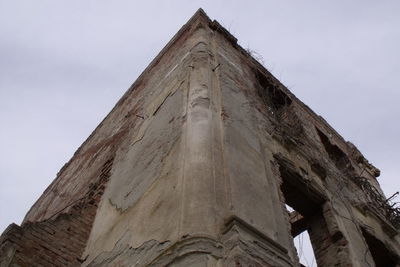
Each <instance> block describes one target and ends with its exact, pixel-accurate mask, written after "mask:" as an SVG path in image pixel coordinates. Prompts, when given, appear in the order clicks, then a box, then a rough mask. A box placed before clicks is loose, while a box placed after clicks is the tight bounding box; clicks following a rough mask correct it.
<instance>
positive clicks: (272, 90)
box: [254, 70, 292, 111]
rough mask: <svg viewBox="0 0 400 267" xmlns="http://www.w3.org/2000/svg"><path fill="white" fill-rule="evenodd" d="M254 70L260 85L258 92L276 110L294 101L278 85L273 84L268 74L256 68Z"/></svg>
mask: <svg viewBox="0 0 400 267" xmlns="http://www.w3.org/2000/svg"><path fill="white" fill-rule="evenodd" d="M254 72H255V74H256V79H257V82H258V85H259V86H258V94H259V95H260V96H261V98H262V99H263V100H264V102H265V103H266V104H267V105H268V106H269V107H272V108H273V110H274V111H279V110H280V109H282V108H283V107H285V106H289V105H290V104H291V103H292V100H291V99H290V97H289V96H288V95H287V94H286V93H284V92H283V91H282V90H281V89H279V88H278V86H277V85H275V84H273V82H272V81H271V80H270V79H268V77H267V76H265V75H264V74H263V73H261V72H260V71H259V70H255V71H254Z"/></svg>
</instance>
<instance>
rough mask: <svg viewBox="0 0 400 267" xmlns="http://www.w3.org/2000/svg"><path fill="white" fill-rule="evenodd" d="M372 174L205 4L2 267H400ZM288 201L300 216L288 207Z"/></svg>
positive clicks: (388, 215) (395, 225) (13, 232)
mask: <svg viewBox="0 0 400 267" xmlns="http://www.w3.org/2000/svg"><path fill="white" fill-rule="evenodd" d="M378 176H379V170H378V169H376V168H375V167H374V166H372V165H371V164H370V163H369V162H368V161H367V160H366V159H365V158H364V157H363V155H362V154H361V153H360V152H359V151H358V150H357V148H356V147H355V146H354V145H352V144H351V143H349V142H346V141H345V140H344V139H343V138H342V137H341V136H340V135H339V134H338V133H337V132H336V131H335V130H334V129H332V128H331V127H330V126H329V125H328V123H327V122H325V121H324V120H323V119H322V118H321V117H319V116H317V115H316V114H315V113H314V112H313V111H311V110H310V109H309V108H308V107H307V106H306V105H304V104H303V103H302V102H301V101H300V100H298V99H297V98H296V97H295V96H294V95H293V94H292V93H290V92H289V90H288V89H287V88H286V87H285V86H283V85H282V84H281V83H280V82H279V81H278V80H277V79H276V78H275V77H273V76H272V75H271V74H270V73H269V72H268V71H267V70H266V69H265V68H264V67H263V66H262V65H260V64H259V63H258V62H257V61H256V60H255V59H253V58H252V56H251V55H250V54H249V53H248V52H247V51H246V50H244V49H243V48H241V47H240V46H239V45H238V44H237V40H236V39H235V37H233V36H232V35H231V34H230V33H229V32H228V31H227V30H226V29H224V28H223V27H222V26H221V25H220V24H219V23H218V22H216V21H211V20H210V19H209V18H208V17H207V15H206V14H205V13H204V12H203V11H202V10H199V11H198V12H196V14H195V15H194V16H193V17H192V18H191V19H190V20H189V21H188V23H187V24H185V25H184V26H183V27H182V28H181V30H180V31H179V32H178V33H177V34H176V35H175V36H174V37H173V39H172V40H171V41H170V42H169V43H168V44H167V45H166V47H165V48H164V49H163V50H162V51H161V52H160V54H159V55H158V56H157V57H156V58H155V59H154V60H153V62H152V63H151V64H150V65H149V66H148V67H147V69H146V70H145V71H144V72H143V74H142V75H141V76H140V77H139V78H138V80H137V81H136V82H135V83H134V84H133V85H132V86H131V88H130V89H129V90H128V91H127V92H126V93H125V95H124V96H123V97H122V98H121V100H120V101H119V102H118V103H117V104H116V106H115V107H114V109H113V110H112V111H111V112H110V113H109V115H108V116H107V117H106V118H105V119H104V120H103V121H102V122H101V123H100V125H99V126H98V127H97V128H96V129H95V131H94V132H93V133H92V134H91V135H90V136H89V138H88V139H87V140H86V141H85V142H84V143H83V144H82V145H81V147H80V148H79V149H78V150H77V151H76V153H75V154H74V156H73V157H72V159H71V160H70V161H69V162H68V163H67V164H66V165H65V166H64V167H63V168H62V169H61V170H60V172H59V173H58V175H57V177H56V179H55V180H54V181H53V183H52V184H51V185H50V186H49V187H48V188H47V189H46V191H45V192H44V193H43V195H42V196H41V197H40V198H39V199H38V201H37V202H36V203H35V204H34V205H33V206H32V208H31V209H30V211H29V212H28V213H27V215H26V217H25V219H24V222H23V223H22V225H21V226H17V225H15V224H11V225H10V226H9V227H8V228H7V229H6V231H5V232H4V233H3V234H2V236H1V238H0V252H1V256H0V263H1V266H3V265H4V266H36V265H42V266H54V265H56V266H64V265H68V266H81V265H82V266H166V265H171V266H300V263H299V260H298V255H297V252H296V249H295V247H294V244H293V237H294V236H296V235H298V234H299V233H301V232H303V231H308V233H309V235H310V237H311V242H312V244H313V248H314V253H315V256H316V259H317V263H318V266H360V267H361V266H399V255H400V245H399V235H398V231H399V228H400V216H399V214H400V213H399V210H398V209H396V208H395V207H394V206H392V205H391V204H390V201H389V200H387V199H386V197H385V196H384V194H383V193H382V191H381V189H380V187H379V184H378V182H377V179H376V178H377V177H378ZM287 206H290V207H291V208H292V209H293V211H288V209H287Z"/></svg>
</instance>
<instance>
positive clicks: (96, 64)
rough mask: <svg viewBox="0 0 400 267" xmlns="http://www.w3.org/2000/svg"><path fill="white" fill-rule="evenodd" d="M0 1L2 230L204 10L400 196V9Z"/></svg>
mask: <svg viewBox="0 0 400 267" xmlns="http://www.w3.org/2000/svg"><path fill="white" fill-rule="evenodd" d="M137 3H139V2H138V1H105V0H98V1H94V0H87V1H76V0H73V1H71V0H68V1H66V0H64V1H61V0H60V1H54V0H48V1H44V0H38V1H28V0H27V1H19V0H9V1H6V0H0V125H1V131H0V147H1V152H0V232H2V231H3V230H4V228H5V227H6V226H7V225H8V224H9V223H11V222H16V223H20V222H21V220H22V218H23V216H24V214H25V213H26V212H27V211H28V209H29V207H30V206H31V205H32V204H33V203H34V201H35V200H36V199H37V198H38V197H39V196H40V194H41V193H42V192H43V191H44V190H45V188H46V187H47V186H48V185H49V184H50V182H51V181H52V180H53V179H54V178H55V176H56V173H57V171H58V170H59V169H60V168H61V167H62V166H63V164H64V163H65V162H66V161H68V160H69V158H70V157H71V156H72V155H73V153H74V151H75V150H76V149H77V148H78V146H79V145H80V144H81V143H82V142H83V141H84V140H85V139H86V138H87V137H88V136H89V134H90V133H91V132H92V130H93V129H94V128H95V127H96V126H97V124H98V123H99V122H100V121H101V120H102V119H103V117H104V116H105V115H106V114H107V113H108V112H109V111H110V110H111V108H112V107H113V106H114V104H115V103H116V101H117V100H118V99H119V98H120V97H121V96H122V94H123V93H124V92H125V90H126V89H127V88H128V87H129V86H130V85H131V84H132V83H133V81H134V80H135V79H136V78H137V77H138V75H139V74H140V73H141V71H143V70H144V68H145V67H146V66H147V65H148V64H149V63H150V61H151V60H152V59H153V58H154V57H155V55H156V54H157V53H158V52H159V51H160V50H161V48H162V47H163V46H164V45H165V44H166V43H167V42H168V41H169V39H170V38H171V37H172V36H173V35H174V34H175V33H176V32H177V31H178V30H179V28H180V27H181V26H182V25H183V24H184V23H185V22H186V21H187V20H188V19H189V18H190V17H191V16H192V14H193V13H194V12H195V11H196V10H197V9H198V8H199V7H202V8H203V9H204V10H205V11H206V12H207V14H208V15H209V16H210V17H211V18H212V19H217V20H218V21H219V22H220V23H221V24H222V25H224V26H225V27H226V28H227V29H228V30H230V31H231V33H232V34H234V35H235V36H236V37H237V38H238V39H239V42H240V44H241V45H242V46H243V47H244V48H250V49H251V50H254V51H256V52H257V53H258V54H260V55H262V57H263V60H264V63H265V64H264V65H265V66H266V67H267V68H268V69H270V70H271V71H272V73H273V74H274V75H275V76H276V77H277V78H278V79H280V80H281V81H282V82H283V83H284V84H285V85H286V86H288V87H289V89H290V90H292V92H293V93H294V94H295V95H296V96H297V97H299V98H300V99H301V100H302V101H303V102H304V103H306V104H307V105H308V106H310V107H311V108H312V109H313V110H314V111H315V112H316V113H318V114H320V115H322V116H323V117H324V118H325V119H326V120H327V121H328V122H329V123H330V124H331V125H332V126H333V127H334V128H335V129H336V130H337V131H338V132H339V133H340V134H342V136H343V137H344V138H345V139H346V140H349V141H351V142H353V143H354V144H355V145H356V146H357V147H358V148H359V149H360V150H361V152H362V153H363V154H364V155H365V156H366V157H367V158H368V159H369V160H370V162H372V163H373V164H374V165H375V166H377V167H378V168H380V169H381V171H382V174H381V177H380V178H379V181H380V183H381V185H382V187H383V189H384V191H385V193H386V194H387V195H391V194H392V193H394V192H395V191H397V190H399V189H400V180H399V177H398V171H399V167H398V164H399V159H400V145H399V141H398V138H399V137H400V126H399V115H400V107H399V100H400V90H399V89H400V81H399V74H400V53H399V51H398V50H399V47H400V16H399V14H400V2H399V1H365V0H364V1H246V2H245V4H244V2H243V1H215V0H214V1H158V2H155V1H140V4H137Z"/></svg>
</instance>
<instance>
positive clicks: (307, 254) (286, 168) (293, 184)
mask: <svg viewBox="0 0 400 267" xmlns="http://www.w3.org/2000/svg"><path fill="white" fill-rule="evenodd" d="M278 162H279V172H280V174H281V178H282V184H281V191H282V193H283V196H284V198H285V204H286V209H287V210H288V213H289V220H290V225H291V234H292V237H293V241H294V245H295V247H296V248H297V255H298V258H299V260H300V263H301V266H307V267H309V266H317V265H316V262H315V261H317V262H318V260H319V259H318V256H321V255H322V254H321V253H320V255H318V254H317V251H318V248H317V249H316V244H317V243H315V242H314V243H312V242H311V241H312V238H311V231H312V227H315V225H317V223H316V222H318V224H319V221H320V220H323V217H322V209H321V207H322V204H323V202H324V199H323V198H322V197H321V196H319V195H318V194H317V193H313V192H312V190H311V189H310V188H309V187H308V186H307V184H306V183H304V180H303V178H302V177H301V175H300V174H299V173H297V172H296V171H294V169H293V167H291V166H290V162H287V161H286V162H285V160H283V159H278ZM318 264H319V266H323V265H320V264H321V263H320V262H318Z"/></svg>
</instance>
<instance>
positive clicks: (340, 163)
mask: <svg viewBox="0 0 400 267" xmlns="http://www.w3.org/2000/svg"><path fill="white" fill-rule="evenodd" d="M316 130H317V132H318V135H319V138H320V139H321V142H322V144H323V145H324V148H325V151H326V152H327V153H328V156H329V158H330V159H331V160H332V161H333V163H334V164H335V166H336V167H337V168H338V169H339V170H346V169H347V170H353V166H351V162H350V159H349V158H348V157H347V155H346V154H345V153H344V152H343V151H342V150H341V149H340V148H339V147H338V146H337V145H334V144H332V143H331V142H330V141H329V138H328V137H327V136H326V135H325V134H324V133H323V132H321V131H320V130H319V129H318V128H317V129H316Z"/></svg>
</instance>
